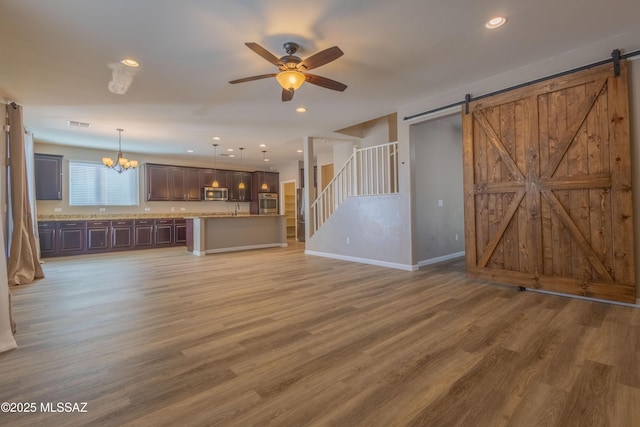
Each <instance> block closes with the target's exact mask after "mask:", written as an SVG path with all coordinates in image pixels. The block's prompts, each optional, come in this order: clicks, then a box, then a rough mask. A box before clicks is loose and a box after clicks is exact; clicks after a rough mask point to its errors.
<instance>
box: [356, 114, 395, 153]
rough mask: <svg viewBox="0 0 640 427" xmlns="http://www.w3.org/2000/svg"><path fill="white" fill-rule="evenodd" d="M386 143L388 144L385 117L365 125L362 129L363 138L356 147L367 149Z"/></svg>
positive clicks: (387, 121) (386, 119) (387, 129)
mask: <svg viewBox="0 0 640 427" xmlns="http://www.w3.org/2000/svg"><path fill="white" fill-rule="evenodd" d="M387 142H389V119H388V118H387V117H386V116H385V117H381V118H379V119H376V120H374V121H372V122H370V123H367V125H366V126H365V128H364V138H362V139H361V140H360V142H359V143H358V145H359V146H360V148H367V147H374V146H376V145H380V144H386V143H387Z"/></svg>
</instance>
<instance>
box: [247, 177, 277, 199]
mask: <svg viewBox="0 0 640 427" xmlns="http://www.w3.org/2000/svg"><path fill="white" fill-rule="evenodd" d="M253 180H254V181H253V182H255V188H256V190H257V191H256V193H277V192H278V187H279V185H280V174H279V173H278V172H260V171H258V172H254V173H253ZM263 184H265V186H264V187H266V188H263ZM255 198H257V196H256V197H254V199H255Z"/></svg>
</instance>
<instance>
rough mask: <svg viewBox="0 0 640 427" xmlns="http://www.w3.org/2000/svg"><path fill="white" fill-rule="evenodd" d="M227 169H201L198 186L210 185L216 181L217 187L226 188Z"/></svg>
mask: <svg viewBox="0 0 640 427" xmlns="http://www.w3.org/2000/svg"><path fill="white" fill-rule="evenodd" d="M228 174H229V171H227V170H224V169H215V170H214V169H201V170H200V187H211V186H212V184H213V181H218V187H220V188H227V187H228V186H229V184H228V179H227V176H228Z"/></svg>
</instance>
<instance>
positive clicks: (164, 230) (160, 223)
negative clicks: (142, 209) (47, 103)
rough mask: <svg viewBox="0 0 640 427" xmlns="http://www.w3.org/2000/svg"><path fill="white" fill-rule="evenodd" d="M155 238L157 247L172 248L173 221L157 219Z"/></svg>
mask: <svg viewBox="0 0 640 427" xmlns="http://www.w3.org/2000/svg"><path fill="white" fill-rule="evenodd" d="M154 237H155V245H156V247H158V246H171V244H173V220H172V219H156V221H155V235H154Z"/></svg>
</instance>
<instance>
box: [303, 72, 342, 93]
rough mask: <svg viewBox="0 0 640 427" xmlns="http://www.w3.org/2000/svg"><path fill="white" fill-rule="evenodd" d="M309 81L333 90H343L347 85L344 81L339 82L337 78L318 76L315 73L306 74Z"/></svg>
mask: <svg viewBox="0 0 640 427" xmlns="http://www.w3.org/2000/svg"><path fill="white" fill-rule="evenodd" d="M305 77H306V78H307V81H308V82H309V83H311V84H314V85H316V86H321V87H324V88H327V89H331V90H337V91H338V92H343V91H344V90H345V89H346V88H347V85H346V84H344V83H340V82H337V81H335V80H331V79H328V78H326V77H322V76H316V75H315V74H305Z"/></svg>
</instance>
